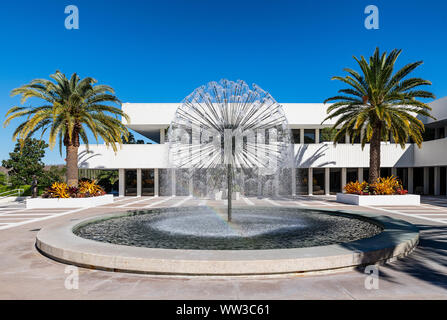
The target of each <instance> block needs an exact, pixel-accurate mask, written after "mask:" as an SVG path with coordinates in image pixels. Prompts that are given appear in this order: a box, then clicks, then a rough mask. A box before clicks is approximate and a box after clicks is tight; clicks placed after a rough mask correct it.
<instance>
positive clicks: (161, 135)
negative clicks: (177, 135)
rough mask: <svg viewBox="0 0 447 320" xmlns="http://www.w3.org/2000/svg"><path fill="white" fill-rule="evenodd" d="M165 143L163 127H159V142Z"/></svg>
mask: <svg viewBox="0 0 447 320" xmlns="http://www.w3.org/2000/svg"><path fill="white" fill-rule="evenodd" d="M164 143H165V129H160V144H164Z"/></svg>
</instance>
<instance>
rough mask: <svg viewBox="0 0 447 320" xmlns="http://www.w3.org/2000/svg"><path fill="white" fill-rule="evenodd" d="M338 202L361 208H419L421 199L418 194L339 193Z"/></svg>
mask: <svg viewBox="0 0 447 320" xmlns="http://www.w3.org/2000/svg"><path fill="white" fill-rule="evenodd" d="M337 202H341V203H348V204H354V205H359V206H419V205H420V204H421V197H420V196H419V195H417V194H406V195H388V196H385V195H384V196H381V195H369V196H360V195H358V194H348V193H337Z"/></svg>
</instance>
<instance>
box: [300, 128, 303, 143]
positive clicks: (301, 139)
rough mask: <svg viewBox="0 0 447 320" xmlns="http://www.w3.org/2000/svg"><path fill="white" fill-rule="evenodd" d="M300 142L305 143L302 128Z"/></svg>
mask: <svg viewBox="0 0 447 320" xmlns="http://www.w3.org/2000/svg"><path fill="white" fill-rule="evenodd" d="M300 143H301V144H304V129H300Z"/></svg>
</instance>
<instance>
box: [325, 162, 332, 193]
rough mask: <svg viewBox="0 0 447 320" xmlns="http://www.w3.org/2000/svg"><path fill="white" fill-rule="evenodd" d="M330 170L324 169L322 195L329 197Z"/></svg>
mask: <svg viewBox="0 0 447 320" xmlns="http://www.w3.org/2000/svg"><path fill="white" fill-rule="evenodd" d="M330 187H331V169H330V168H324V194H325V195H327V196H328V195H329V194H330V193H331V188H330Z"/></svg>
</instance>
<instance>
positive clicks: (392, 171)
mask: <svg viewBox="0 0 447 320" xmlns="http://www.w3.org/2000/svg"><path fill="white" fill-rule="evenodd" d="M391 175H393V176H395V177H396V176H397V168H395V167H392V168H391Z"/></svg>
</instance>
